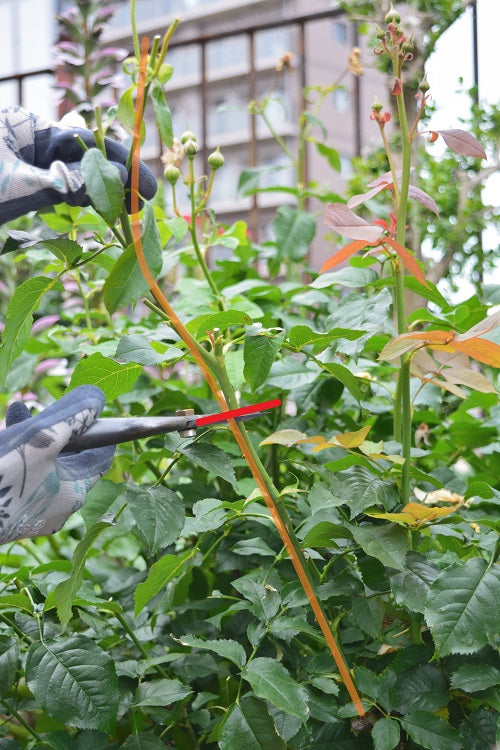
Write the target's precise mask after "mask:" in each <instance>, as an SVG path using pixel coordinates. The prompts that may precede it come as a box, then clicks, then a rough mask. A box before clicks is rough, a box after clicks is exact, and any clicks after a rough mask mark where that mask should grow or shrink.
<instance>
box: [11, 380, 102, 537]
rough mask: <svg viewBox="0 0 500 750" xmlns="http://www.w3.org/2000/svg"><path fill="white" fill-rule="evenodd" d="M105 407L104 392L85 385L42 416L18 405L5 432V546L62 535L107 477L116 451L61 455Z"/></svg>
mask: <svg viewBox="0 0 500 750" xmlns="http://www.w3.org/2000/svg"><path fill="white" fill-rule="evenodd" d="M103 406H104V394H103V392H102V391H101V390H100V388H96V387H95V386H92V385H81V386H79V387H78V388H75V389H74V390H72V391H71V392H70V393H67V394H66V395H65V396H63V397H62V398H61V399H59V401H56V402H55V403H54V404H52V405H51V406H49V407H48V408H47V409H45V410H44V411H42V412H41V413H40V414H38V415H37V416H36V417H30V413H29V410H28V408H27V407H26V405H25V404H23V403H21V402H16V403H13V404H11V405H10V406H9V408H8V410H7V415H6V425H7V427H6V429H5V430H3V431H2V432H0V544H4V543H5V542H12V541H15V540H17V539H23V538H25V537H30V536H45V535H47V534H53V533H54V532H55V531H58V530H59V529H60V528H61V526H62V525H63V524H64V523H65V521H66V519H67V518H68V517H69V516H70V515H71V514H72V513H74V512H75V511H76V510H78V509H79V508H80V507H81V505H82V504H83V501H84V500H85V497H86V495H87V492H88V491H89V490H90V489H91V487H93V486H94V484H95V483H96V482H97V481H98V480H99V479H100V478H101V477H102V475H103V474H105V473H106V472H107V471H108V469H109V467H110V466H111V462H112V460H113V454H114V452H115V446H108V447H106V448H96V449H92V450H86V451H81V452H79V453H67V454H61V451H63V450H64V448H65V446H66V445H67V443H68V442H69V441H70V440H71V439H72V438H73V437H75V436H76V435H81V434H82V433H84V432H86V431H87V430H88V429H89V428H90V427H91V426H92V425H93V424H94V422H95V421H96V419H97V417H98V415H99V414H100V412H101V410H102V408H103Z"/></svg>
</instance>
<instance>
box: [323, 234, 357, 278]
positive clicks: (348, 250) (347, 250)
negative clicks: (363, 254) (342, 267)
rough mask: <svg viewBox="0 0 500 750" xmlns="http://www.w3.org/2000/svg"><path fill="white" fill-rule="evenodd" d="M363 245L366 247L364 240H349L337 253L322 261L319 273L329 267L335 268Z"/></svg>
mask: <svg viewBox="0 0 500 750" xmlns="http://www.w3.org/2000/svg"><path fill="white" fill-rule="evenodd" d="M364 247H366V242H365V240H354V242H350V243H349V244H348V245H346V246H345V247H343V248H342V250H339V251H338V253H335V255H332V256H331V258H328V260H327V261H325V262H324V264H323V266H322V268H321V271H320V273H323V271H329V270H330V268H335V266H338V265H339V263H343V262H344V261H345V260H347V259H348V258H350V257H351V255H354V253H357V252H358V250H362V249H363V248H364Z"/></svg>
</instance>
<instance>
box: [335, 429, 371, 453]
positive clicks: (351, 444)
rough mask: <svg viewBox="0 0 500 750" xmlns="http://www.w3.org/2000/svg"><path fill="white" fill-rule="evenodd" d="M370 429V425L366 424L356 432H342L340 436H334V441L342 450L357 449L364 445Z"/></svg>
mask: <svg viewBox="0 0 500 750" xmlns="http://www.w3.org/2000/svg"><path fill="white" fill-rule="evenodd" d="M370 429H371V427H370V425H369V424H367V425H365V426H364V427H362V428H361V429H360V430H356V432H344V433H343V434H342V435H335V440H336V441H337V442H338V443H340V445H342V446H343V447H344V448H359V446H360V445H362V444H363V443H364V441H365V438H366V436H367V435H368V433H369V432H370Z"/></svg>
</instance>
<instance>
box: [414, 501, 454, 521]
mask: <svg viewBox="0 0 500 750" xmlns="http://www.w3.org/2000/svg"><path fill="white" fill-rule="evenodd" d="M403 512H404V513H409V514H410V515H411V516H413V518H415V520H416V521H420V522H422V521H435V520H436V518H442V517H443V516H449V515H450V513H454V512H455V508H437V507H429V506H428V505H420V503H407V504H406V505H405V507H404V508H403Z"/></svg>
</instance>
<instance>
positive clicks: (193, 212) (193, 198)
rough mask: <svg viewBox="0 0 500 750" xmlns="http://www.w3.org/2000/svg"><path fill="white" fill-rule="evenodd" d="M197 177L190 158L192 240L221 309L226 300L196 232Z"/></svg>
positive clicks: (201, 266)
mask: <svg viewBox="0 0 500 750" xmlns="http://www.w3.org/2000/svg"><path fill="white" fill-rule="evenodd" d="M194 186H195V177H194V163H193V159H190V160H189V196H190V200H191V221H190V223H189V233H190V235H191V240H192V242H193V247H194V251H195V253H196V258H197V260H198V263H199V265H200V268H201V271H202V273H203V276H204V277H205V279H206V280H207V283H208V285H209V287H210V289H211V290H212V292H213V293H214V295H215V297H216V299H217V302H218V305H219V308H220V309H221V310H224V309H225V306H224V301H223V299H222V294H221V293H220V291H219V289H218V287H217V284H216V283H215V281H214V280H213V278H212V275H211V273H210V271H209V270H208V266H207V264H206V263H205V258H204V257H203V253H202V252H201V248H200V244H199V242H198V236H197V234H196V216H197V210H196V196H195V189H194Z"/></svg>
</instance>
